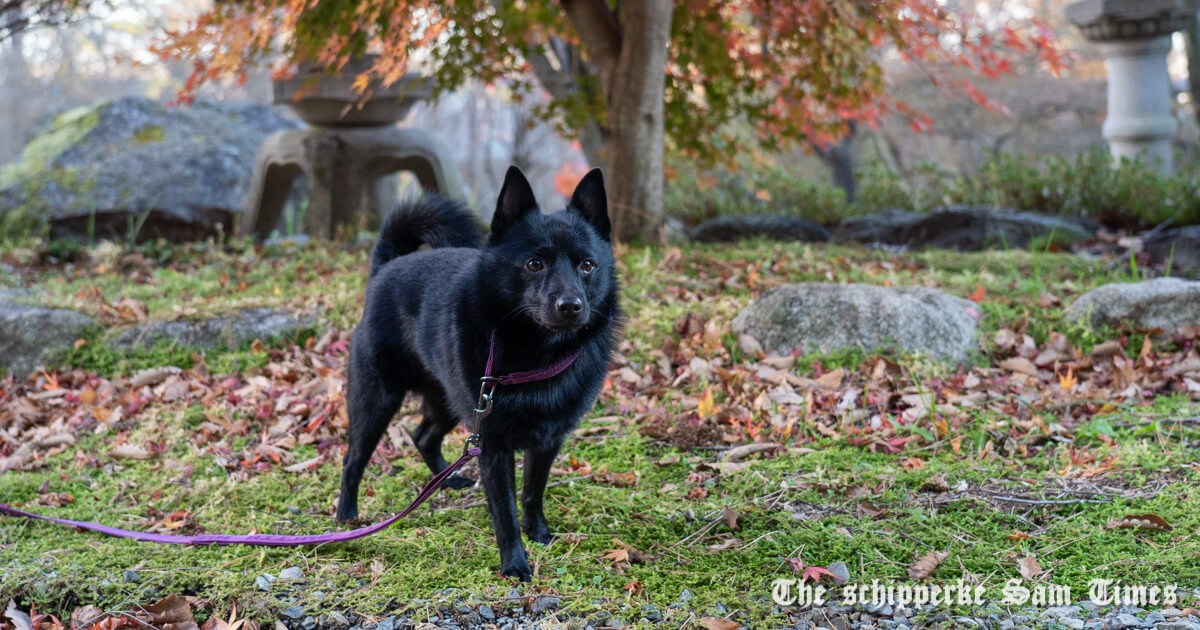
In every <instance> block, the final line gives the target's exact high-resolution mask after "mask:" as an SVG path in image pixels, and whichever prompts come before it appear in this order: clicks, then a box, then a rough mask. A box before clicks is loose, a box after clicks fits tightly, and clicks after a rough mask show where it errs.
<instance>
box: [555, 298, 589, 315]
mask: <svg viewBox="0 0 1200 630" xmlns="http://www.w3.org/2000/svg"><path fill="white" fill-rule="evenodd" d="M554 306H555V307H556V308H557V309H558V312H559V314H560V315H565V316H567V317H574V316H576V315H578V314H579V313H580V312H581V311H582V310H583V300H581V299H579V298H578V297H560V298H558V299H557V300H555V301H554Z"/></svg>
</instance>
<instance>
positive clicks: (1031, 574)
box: [1017, 556, 1043, 580]
mask: <svg viewBox="0 0 1200 630" xmlns="http://www.w3.org/2000/svg"><path fill="white" fill-rule="evenodd" d="M1017 566H1018V568H1019V569H1020V571H1021V577H1023V578H1025V579H1026V580H1032V579H1033V578H1035V577H1037V576H1039V575H1041V574H1042V573H1043V571H1042V565H1040V564H1038V561H1037V558H1034V557H1033V556H1025V557H1024V558H1021V561H1020V562H1019V563H1018V564H1017Z"/></svg>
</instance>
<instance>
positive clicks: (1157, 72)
mask: <svg viewBox="0 0 1200 630" xmlns="http://www.w3.org/2000/svg"><path fill="white" fill-rule="evenodd" d="M1197 9H1200V0H1083V1H1082V2H1076V3H1075V4H1072V5H1069V6H1068V7H1067V20H1068V21H1070V22H1071V23H1072V24H1074V25H1075V26H1077V27H1078V28H1079V30H1080V31H1081V32H1082V33H1083V36H1084V37H1086V38H1087V39H1088V41H1091V42H1095V43H1096V44H1097V45H1098V46H1099V47H1100V54H1101V55H1103V56H1104V67H1105V70H1106V71H1107V73H1108V119H1107V120H1106V121H1105V122H1104V128H1103V134H1104V139H1105V140H1107V141H1108V143H1109V146H1110V148H1111V151H1112V155H1113V157H1114V158H1117V159H1120V158H1124V157H1128V158H1135V157H1141V158H1142V159H1143V160H1145V161H1147V162H1148V163H1149V164H1150V165H1151V166H1154V167H1157V168H1158V169H1159V170H1160V171H1162V172H1164V173H1170V172H1171V171H1172V170H1173V167H1172V151H1171V141H1172V140H1173V139H1174V138H1175V132H1176V130H1177V129H1178V123H1177V122H1176V121H1175V118H1174V117H1173V116H1172V115H1171V83H1170V77H1169V76H1168V75H1167V53H1168V52H1169V51H1170V50H1171V34H1172V33H1174V32H1175V31H1178V30H1181V29H1183V28H1186V27H1188V26H1189V25H1190V24H1191V22H1192V21H1193V20H1195V19H1196V11H1197Z"/></svg>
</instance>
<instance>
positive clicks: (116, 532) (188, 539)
mask: <svg viewBox="0 0 1200 630" xmlns="http://www.w3.org/2000/svg"><path fill="white" fill-rule="evenodd" d="M609 320H610V321H611V320H612V315H609ZM582 352H583V349H582V348H580V349H579V350H576V351H575V353H574V354H572V355H570V356H568V357H567V358H565V359H563V360H561V361H559V362H558V363H555V364H554V365H551V366H550V367H546V368H542V369H540V370H529V371H527V372H513V373H512V374H506V375H504V376H492V364H493V362H494V360H495V358H496V331H495V330H493V331H492V334H491V339H490V340H489V347H488V358H487V366H486V367H485V368H484V377H483V378H482V379H480V382H481V385H480V391H479V402H478V404H477V405H476V407H475V429H474V431H472V433H471V436H470V437H469V438H467V448H466V449H464V451H463V455H462V457H459V458H458V460H457V461H455V462H454V463H453V464H450V465H449V466H447V467H446V468H445V469H444V470H442V472H439V473H438V474H436V475H434V476H433V478H432V479H430V480H429V481H428V482H426V483H425V485H424V486H423V487H422V488H421V492H420V493H418V494H417V498H416V499H415V500H413V502H412V503H410V504H408V507H406V508H404V511H402V512H400V513H399V514H397V515H395V516H393V517H391V518H389V519H387V520H386V521H381V522H379V523H376V524H374V525H369V526H367V527H360V528H358V529H352V530H350V531H346V532H328V533H325V534H313V535H311V536H276V535H273V534H208V535H201V536H175V535H172V534H154V533H150V532H137V531H133V530H130V529H120V528H118V527H108V526H107V525H100V524H98V523H86V522H83V521H71V520H67V519H65V518H53V517H50V516H42V515H41V514H34V513H32V512H26V511H24V510H18V509H17V508H14V507H12V506H10V505H6V504H3V503H0V514H2V515H4V516H12V517H15V518H30V519H36V520H39V521H48V522H51V523H58V524H60V525H70V526H72V527H78V528H79V529H84V530H87V531H92V532H99V533H101V534H107V535H109V536H116V537H118V538H128V539H130V540H138V541H142V542H152V543H160V544H165V545H193V546H204V545H252V546H257V547H304V546H309V545H324V544H325V543H336V542H345V541H347V540H355V539H357V538H362V537H364V536H370V535H371V534H374V533H375V532H380V531H383V530H385V529H387V528H389V527H391V526H392V524H393V523H395V522H396V521H398V520H400V519H402V518H404V517H405V516H408V514H409V512H412V511H413V510H415V509H417V506H419V505H421V504H422V503H424V502H425V499H428V498H429V497H431V496H433V493H434V492H435V491H437V489H438V488H440V487H441V485H442V484H443V483H445V482H446V479H448V478H449V477H450V475H452V474H454V472H455V471H456V470H458V469H459V468H462V467H463V465H465V464H466V463H467V462H468V461H471V458H473V457H477V456H478V455H479V453H480V450H479V425H480V423H481V422H482V421H483V419H484V417H486V416H487V415H488V414H489V413H491V411H492V395H493V394H494V393H495V387H496V385H498V384H500V385H520V384H522V383H532V382H534V381H544V380H547V379H551V378H554V377H555V376H558V375H559V374H561V373H562V372H563V371H564V370H566V369H567V368H569V367H571V364H572V363H574V362H575V360H576V359H578V358H579V355H580V353H582Z"/></svg>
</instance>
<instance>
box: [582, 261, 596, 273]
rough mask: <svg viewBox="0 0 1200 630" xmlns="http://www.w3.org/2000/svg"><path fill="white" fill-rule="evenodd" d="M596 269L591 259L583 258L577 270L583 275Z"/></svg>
mask: <svg viewBox="0 0 1200 630" xmlns="http://www.w3.org/2000/svg"><path fill="white" fill-rule="evenodd" d="M594 269H596V263H595V261H593V260H592V259H591V258H584V259H583V262H581V263H579V270H580V271H582V272H583V273H592V271H593V270H594Z"/></svg>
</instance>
